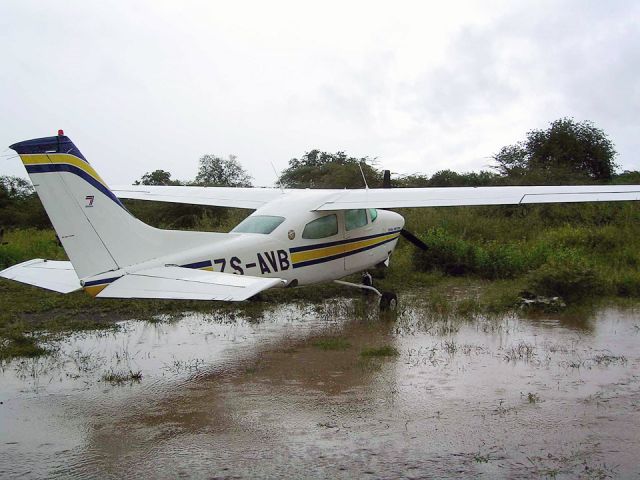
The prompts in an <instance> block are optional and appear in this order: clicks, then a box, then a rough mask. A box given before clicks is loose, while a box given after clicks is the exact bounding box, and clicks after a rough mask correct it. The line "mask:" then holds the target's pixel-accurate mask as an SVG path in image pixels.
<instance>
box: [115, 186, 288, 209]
mask: <svg viewBox="0 0 640 480" xmlns="http://www.w3.org/2000/svg"><path fill="white" fill-rule="evenodd" d="M111 191H112V192H113V193H114V194H115V195H116V196H117V197H119V198H130V199H135V200H153V201H156V202H172V203H189V204H192V205H212V206H217V207H236V208H250V209H253V210H255V209H258V208H260V207H261V206H262V205H264V204H265V203H268V202H270V201H272V200H275V199H276V198H279V197H280V196H282V195H283V191H282V190H281V189H279V188H234V187H182V186H148V185H124V186H117V187H115V188H112V189H111ZM285 192H286V190H285Z"/></svg>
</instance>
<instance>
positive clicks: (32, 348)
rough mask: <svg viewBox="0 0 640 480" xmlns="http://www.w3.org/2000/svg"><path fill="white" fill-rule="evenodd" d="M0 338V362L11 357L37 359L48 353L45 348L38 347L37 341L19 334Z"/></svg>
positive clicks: (8, 334)
mask: <svg viewBox="0 0 640 480" xmlns="http://www.w3.org/2000/svg"><path fill="white" fill-rule="evenodd" d="M4 337H5V338H4V339H2V338H0V360H7V359H10V358H13V357H27V358H33V357H39V356H40V355H45V354H47V353H49V351H48V350H47V349H46V348H43V347H41V346H40V345H38V342H37V340H36V339H35V338H34V337H32V336H30V335H24V334H22V333H19V332H10V333H7V334H5V335H4Z"/></svg>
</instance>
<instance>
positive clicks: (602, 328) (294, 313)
mask: <svg viewBox="0 0 640 480" xmlns="http://www.w3.org/2000/svg"><path fill="white" fill-rule="evenodd" d="M401 300H404V303H405V304H406V303H407V300H411V299H408V298H405V299H401ZM412 303H418V301H417V300H416V299H413V300H412ZM52 346H53V347H55V348H56V349H57V351H56V353H55V354H53V355H51V356H48V357H43V358H38V359H29V360H23V361H20V360H16V361H13V362H12V363H9V364H5V365H4V366H3V369H2V372H1V373H0V402H2V403H1V404H0V442H1V444H0V477H19V478H23V477H24V478H33V477H48V478H69V477H80V478H83V477H100V478H109V477H112V478H123V477H126V478H131V477H138V478H149V477H156V478H175V477H196V478H211V477H280V476H287V477H306V478H309V477H323V478H326V477H331V478H352V477H367V476H369V477H371V478H398V477H406V478H424V477H427V478H429V477H432V478H443V477H450V478H459V477H485V478H493V477H503V478H531V477H532V476H533V477H543V478H544V477H549V478H575V477H580V478H608V477H616V478H638V475H639V473H640V466H639V465H640V348H639V347H640V317H639V314H638V313H637V312H636V311H633V310H618V309H605V310H602V311H599V312H597V313H596V314H594V315H591V316H590V317H589V318H584V317H579V318H572V319H566V318H565V319H559V318H554V317H553V316H546V317H544V318H525V317H524V316H521V317H519V318H515V317H501V318H495V319H488V318H483V317H479V318H457V319H451V318H442V317H439V316H434V315H433V314H432V313H429V312H427V311H426V310H423V309H421V308H420V307H419V306H415V307H412V308H407V309H405V310H404V311H403V312H401V313H400V314H399V316H398V319H397V320H395V321H391V320H389V319H386V318H380V317H379V315H378V312H377V309H376V308H375V306H373V305H370V306H367V304H366V303H365V302H363V301H360V300H355V301H354V300H344V301H336V302H331V303H326V304H322V305H315V306H301V305H299V304H290V305H283V306H278V307H273V308H270V309H268V310H267V311H265V312H264V313H263V314H261V315H260V316H259V317H258V318H252V319H248V318H243V317H242V316H241V315H238V316H228V315H225V316H220V315H216V314H211V315H189V314H187V315H185V316H184V318H180V319H158V322H154V323H150V322H138V321H128V322H124V323H122V324H121V325H120V328H119V329H118V330H117V331H108V332H104V331H101V332H89V333H86V332H85V333H80V334H74V335H71V336H70V337H66V338H65V339H62V340H60V341H59V342H56V343H54V344H52ZM380 347H383V348H380ZM376 349H377V350H376Z"/></svg>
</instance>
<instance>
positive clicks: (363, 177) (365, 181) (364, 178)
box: [358, 162, 369, 190]
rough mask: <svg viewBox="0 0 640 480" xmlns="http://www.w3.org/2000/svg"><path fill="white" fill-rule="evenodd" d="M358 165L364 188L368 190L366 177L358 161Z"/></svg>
mask: <svg viewBox="0 0 640 480" xmlns="http://www.w3.org/2000/svg"><path fill="white" fill-rule="evenodd" d="M358 167H359V168H360V173H361V174H362V180H364V188H366V189H367V190H369V185H367V179H366V177H365V176H364V171H363V170H362V163H361V162H358Z"/></svg>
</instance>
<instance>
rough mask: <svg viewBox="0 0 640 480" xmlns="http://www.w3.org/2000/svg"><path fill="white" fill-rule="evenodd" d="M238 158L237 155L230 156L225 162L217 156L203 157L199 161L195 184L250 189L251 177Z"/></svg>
mask: <svg viewBox="0 0 640 480" xmlns="http://www.w3.org/2000/svg"><path fill="white" fill-rule="evenodd" d="M236 158H237V157H236V156H235V155H229V158H228V159H227V160H225V159H224V158H221V157H218V156H216V155H203V156H202V157H200V160H199V162H200V167H199V169H198V175H196V181H195V184H196V185H201V186H206V187H250V186H251V176H250V175H249V174H248V173H247V171H246V170H245V169H244V168H242V165H240V163H239V162H238V161H237V160H236Z"/></svg>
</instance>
